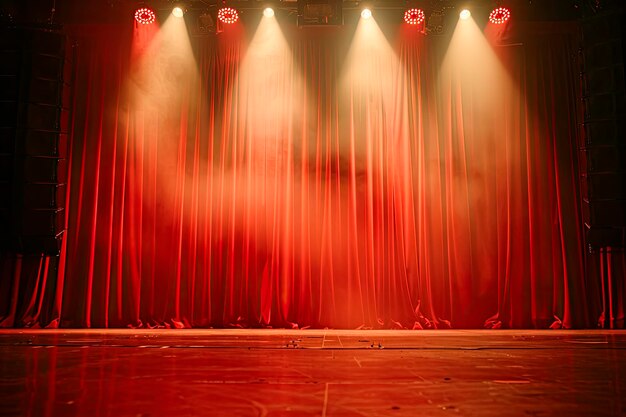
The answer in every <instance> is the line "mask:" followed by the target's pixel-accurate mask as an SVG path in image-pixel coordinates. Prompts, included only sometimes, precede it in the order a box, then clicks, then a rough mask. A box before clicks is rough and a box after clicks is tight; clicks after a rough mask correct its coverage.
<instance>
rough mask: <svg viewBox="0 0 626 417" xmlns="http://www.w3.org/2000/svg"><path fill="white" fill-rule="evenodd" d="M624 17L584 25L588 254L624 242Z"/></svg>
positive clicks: (612, 14) (583, 162) (608, 17)
mask: <svg viewBox="0 0 626 417" xmlns="http://www.w3.org/2000/svg"><path fill="white" fill-rule="evenodd" d="M622 19H623V13H615V12H605V13H604V14H599V15H597V16H594V17H591V18H588V19H586V20H585V21H583V26H582V27H583V47H582V50H581V52H582V54H581V57H582V72H581V82H582V90H583V111H584V119H583V120H584V122H583V126H584V129H583V135H584V141H583V146H582V148H581V150H582V155H581V158H580V161H581V175H582V177H583V178H582V181H581V185H582V186H581V188H582V194H583V215H584V221H585V229H586V243H587V245H588V248H589V250H590V251H594V250H595V249H602V248H607V247H612V248H624V246H625V243H626V171H625V170H624V163H625V162H626V146H625V145H626V136H624V133H625V129H624V126H625V120H626V117H625V116H626V114H625V112H626V99H625V94H624V42H623V32H622V25H621V23H622V22H621V20H622Z"/></svg>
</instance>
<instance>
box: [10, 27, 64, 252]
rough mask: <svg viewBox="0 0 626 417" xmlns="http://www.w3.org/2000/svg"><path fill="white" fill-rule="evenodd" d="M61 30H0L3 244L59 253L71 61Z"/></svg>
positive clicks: (62, 218)
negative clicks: (69, 60)
mask: <svg viewBox="0 0 626 417" xmlns="http://www.w3.org/2000/svg"><path fill="white" fill-rule="evenodd" d="M66 45H67V41H66V37H65V35H63V34H62V33H61V32H60V30H54V29H50V28H49V27H48V28H20V27H15V28H12V27H9V28H4V29H2V30H1V34H0V234H1V236H2V246H3V249H4V250H6V251H11V252H16V253H21V254H46V255H58V254H59V251H60V247H61V241H62V237H63V232H64V223H65V222H64V219H65V212H64V211H65V207H64V205H65V193H66V179H67V161H66V155H67V138H68V125H69V108H70V88H69V87H70V86H69V81H70V80H71V68H72V65H71V63H70V62H68V57H67V55H68V54H67V50H66Z"/></svg>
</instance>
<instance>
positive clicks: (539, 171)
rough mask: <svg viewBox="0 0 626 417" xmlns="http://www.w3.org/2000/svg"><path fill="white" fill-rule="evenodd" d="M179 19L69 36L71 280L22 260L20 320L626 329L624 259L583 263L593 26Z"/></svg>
mask: <svg viewBox="0 0 626 417" xmlns="http://www.w3.org/2000/svg"><path fill="white" fill-rule="evenodd" d="M166 25H168V23H166V24H165V25H164V26H163V27H162V28H161V30H160V31H158V32H157V31H153V32H145V31H143V32H141V31H138V30H137V28H135V31H134V32H132V33H131V32H130V31H120V30H119V28H117V27H109V26H105V27H93V26H77V27H72V28H69V31H70V32H71V34H72V36H73V37H74V38H75V39H76V41H77V53H76V80H75V83H74V88H75V94H74V97H75V98H74V103H73V118H72V132H71V133H72V135H71V144H70V147H71V151H70V158H71V159H70V161H69V162H70V164H69V165H70V176H69V178H70V180H69V182H70V184H69V187H68V190H69V197H68V198H69V200H68V210H67V212H68V219H67V234H66V236H65V247H64V251H63V253H62V256H61V258H60V259H59V260H58V261H59V280H58V284H57V281H56V280H50V281H51V282H52V281H54V288H48V284H47V281H46V276H47V275H48V273H47V272H46V271H48V270H50V268H49V264H50V263H51V262H52V261H51V258H41V257H40V258H37V257H35V258H34V259H32V260H28V262H26V260H24V259H21V258H17V259H16V258H14V257H12V256H11V255H10V254H5V255H3V257H2V273H3V277H4V278H3V281H2V292H1V293H2V294H3V298H2V299H0V320H1V321H0V323H1V324H0V325H2V326H3V327H11V326H52V327H56V326H58V325H60V326H63V327H126V326H130V327H175V328H183V327H299V328H303V327H322V328H323V327H329V328H409V329H420V328H448V327H454V328H480V327H483V326H486V327H489V328H548V327H552V328H560V327H563V328H581V327H595V326H597V325H598V324H599V325H601V326H604V327H623V320H624V302H623V300H624V296H625V295H626V294H625V288H626V286H624V276H625V269H624V268H625V266H624V258H623V254H622V253H616V252H614V251H611V250H609V249H606V250H602V251H600V252H599V253H598V254H594V255H587V254H586V253H585V251H584V249H585V248H584V237H583V233H582V220H581V212H580V204H581V198H580V195H579V186H578V183H579V174H580V173H579V172H578V160H577V158H578V148H577V143H578V139H579V122H580V118H579V108H578V103H577V100H578V97H579V91H578V89H579V86H578V74H577V70H576V63H575V53H576V50H577V45H576V31H575V29H572V28H570V27H563V28H561V27H553V28H552V29H551V30H549V31H547V32H545V31H539V30H537V28H526V29H524V28H520V29H519V31H520V34H521V35H520V38H519V40H520V41H519V42H514V43H508V44H492V45H489V44H488V43H487V41H486V40H485V39H484V38H483V39H482V41H481V42H483V43H481V44H477V45H475V48H477V49H475V50H474V52H472V50H471V49H468V48H467V45H463V44H461V43H459V42H460V41H459V40H458V39H457V38H455V37H453V38H452V40H449V39H444V38H437V37H424V36H422V35H417V36H416V33H415V32H414V31H413V32H412V31H410V30H407V29H399V30H397V31H388V30H385V35H383V33H382V32H380V33H378V32H376V30H378V31H380V29H378V28H377V27H376V28H370V29H367V31H365V32H364V30H365V29H364V28H363V27H358V28H357V29H356V32H355V33H354V34H353V33H348V30H347V29H338V30H330V31H307V30H292V29H290V28H285V27H283V28H282V29H280V28H278V27H277V26H276V27H272V26H267V25H264V24H263V23H261V24H259V26H258V27H256V28H254V29H252V28H250V33H246V32H245V31H244V30H243V29H242V28H238V29H237V30H230V31H225V32H224V33H221V34H219V35H217V36H214V37H205V38H197V39H193V40H192V43H191V44H188V43H186V42H182V43H181V40H180V38H174V37H170V35H171V33H170V32H171V31H173V30H175V29H173V28H172V27H166ZM177 36H180V33H178V34H177ZM185 36H186V33H185ZM368 36H369V37H370V38H368ZM387 39H393V41H392V42H391V44H390V43H388V42H387ZM344 41H345V42H344ZM383 41H384V42H383ZM457 43H458V44H457ZM192 47H193V54H192V49H191V48H192ZM455 48H456V49H455ZM480 48H482V49H480ZM479 49H480V50H481V51H482V52H483V53H484V54H485V55H483V56H480V57H477V56H474V55H472V54H473V53H474V54H475V53H477V51H478V50H479ZM455 51H456V52H455ZM455 54H458V55H455ZM459 60H460V61H459ZM55 262H56V261H55ZM26 263H27V264H28V266H27V267H25V265H26ZM55 270H56V269H55ZM42 312H43V313H42Z"/></svg>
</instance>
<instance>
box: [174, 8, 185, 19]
mask: <svg viewBox="0 0 626 417" xmlns="http://www.w3.org/2000/svg"><path fill="white" fill-rule="evenodd" d="M172 14H173V15H174V16H175V17H183V15H184V14H185V12H184V11H183V9H182V8H181V7H178V6H177V7H174V8H173V9H172Z"/></svg>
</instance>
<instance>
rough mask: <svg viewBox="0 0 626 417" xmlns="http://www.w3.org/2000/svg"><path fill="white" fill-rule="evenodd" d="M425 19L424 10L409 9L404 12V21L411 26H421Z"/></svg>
mask: <svg viewBox="0 0 626 417" xmlns="http://www.w3.org/2000/svg"><path fill="white" fill-rule="evenodd" d="M425 17H426V16H425V15H424V11H423V10H422V9H409V10H407V11H406V12H404V21H405V22H407V23H408V24H409V25H419V24H421V23H422V22H423V21H424V19H425Z"/></svg>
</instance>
